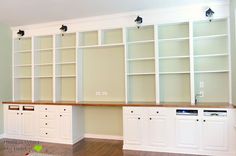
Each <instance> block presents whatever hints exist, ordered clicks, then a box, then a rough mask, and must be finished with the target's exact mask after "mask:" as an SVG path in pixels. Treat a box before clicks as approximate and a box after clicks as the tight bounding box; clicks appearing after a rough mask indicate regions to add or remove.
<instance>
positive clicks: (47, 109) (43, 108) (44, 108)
mask: <svg viewBox="0 0 236 156" xmlns="http://www.w3.org/2000/svg"><path fill="white" fill-rule="evenodd" d="M39 110H40V111H41V112H55V111H57V106H51V105H41V106H40V107H39Z"/></svg>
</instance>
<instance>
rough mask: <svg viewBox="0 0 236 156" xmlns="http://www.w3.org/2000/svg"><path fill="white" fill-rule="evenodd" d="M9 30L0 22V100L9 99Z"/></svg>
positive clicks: (0, 127) (0, 113)
mask: <svg viewBox="0 0 236 156" xmlns="http://www.w3.org/2000/svg"><path fill="white" fill-rule="evenodd" d="M11 64H12V63H11V30H10V28H9V27H8V26H6V25H3V24H0V71H1V75H0V101H4V100H10V99H11V93H12V87H11V82H12V81H11V75H12V72H11V71H12V70H11ZM2 132H3V111H2V105H0V134H1V133H2Z"/></svg>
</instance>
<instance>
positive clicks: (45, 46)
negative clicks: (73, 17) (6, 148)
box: [13, 18, 231, 103]
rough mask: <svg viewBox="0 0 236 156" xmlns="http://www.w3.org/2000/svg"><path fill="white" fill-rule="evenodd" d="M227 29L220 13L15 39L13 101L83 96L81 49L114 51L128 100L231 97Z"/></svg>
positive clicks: (227, 22) (217, 100) (206, 100)
mask: <svg viewBox="0 0 236 156" xmlns="http://www.w3.org/2000/svg"><path fill="white" fill-rule="evenodd" d="M229 34H230V33H229V21H228V19H227V18H224V19H215V20H213V21H212V22H209V21H208V20H205V21H188V22H181V23H168V24H157V25H144V26H142V27H140V28H139V29H138V28H137V27H125V28H111V29H101V30H91V31H84V32H74V33H72V32H71V33H65V34H63V35H62V34H49V35H45V36H32V37H26V38H21V39H20V40H19V39H17V38H16V39H14V51H13V54H14V55H13V59H14V64H13V74H14V77H13V84H14V91H13V92H14V100H15V101H17V100H30V101H31V100H32V101H38V100H41V101H45V100H46V101H82V100H83V54H85V53H90V52H104V51H110V52H111V53H112V51H113V50H115V51H119V52H121V53H124V56H125V57H124V58H123V59H124V62H125V65H124V67H125V69H124V72H125V83H124V86H125V87H124V88H125V90H124V93H125V100H126V102H127V103H129V102H155V103H165V102H191V103H194V101H195V98H196V97H197V100H198V101H200V102H228V103H231V76H230V75H231V65H230V50H229V43H230V40H229V39H230V36H229ZM201 96H203V97H201Z"/></svg>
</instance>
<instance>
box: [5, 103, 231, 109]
mask: <svg viewBox="0 0 236 156" xmlns="http://www.w3.org/2000/svg"><path fill="white" fill-rule="evenodd" d="M2 104H29V105H32V104H34V105H69V106H98V107H123V106H127V107H132V106H136V107H191V108H236V107H234V106H233V105H231V104H229V103H198V104H197V105H191V103H186V102H165V103H160V104H156V103H154V102H132V103H125V102H123V101H116V102H114V101H83V102H75V101H58V102H52V101H35V102H32V101H5V102H2Z"/></svg>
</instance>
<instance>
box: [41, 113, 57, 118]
mask: <svg viewBox="0 0 236 156" xmlns="http://www.w3.org/2000/svg"><path fill="white" fill-rule="evenodd" d="M39 116H40V119H55V118H56V113H54V112H41V113H40V115H39Z"/></svg>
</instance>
